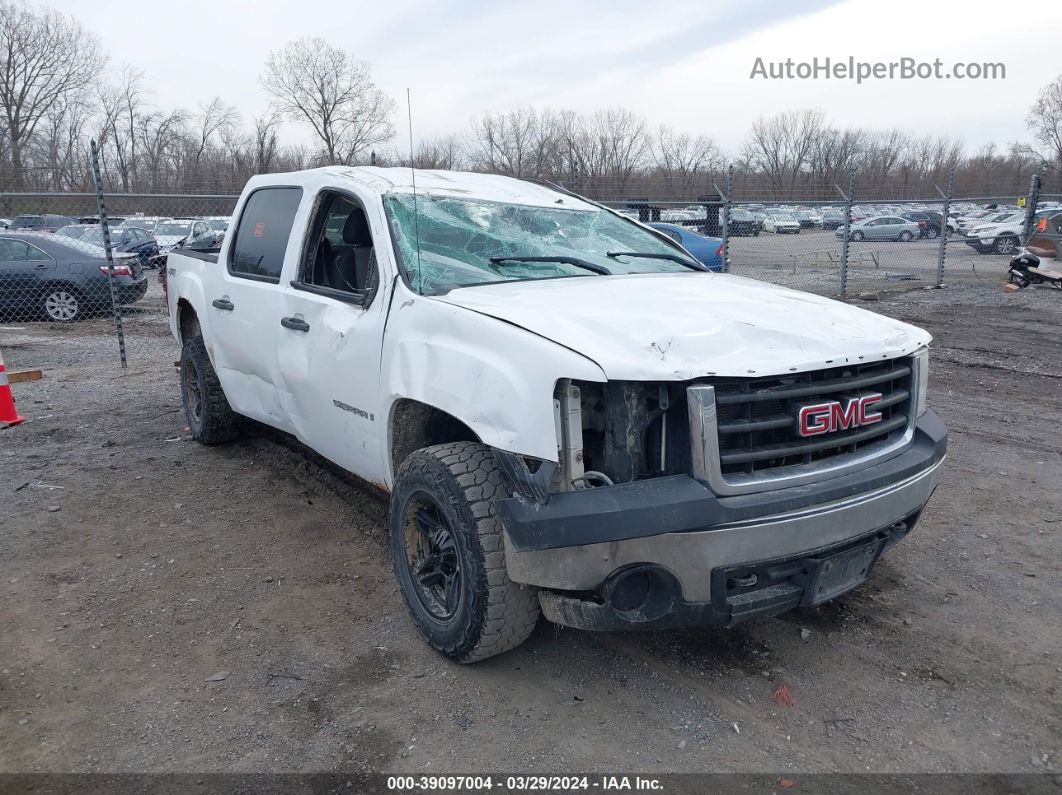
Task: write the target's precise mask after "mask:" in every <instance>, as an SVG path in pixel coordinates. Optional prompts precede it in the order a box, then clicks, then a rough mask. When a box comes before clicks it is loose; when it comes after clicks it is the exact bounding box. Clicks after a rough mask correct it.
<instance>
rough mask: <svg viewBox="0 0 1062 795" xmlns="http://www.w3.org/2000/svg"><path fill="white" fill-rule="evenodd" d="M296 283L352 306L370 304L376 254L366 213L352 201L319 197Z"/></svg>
mask: <svg viewBox="0 0 1062 795" xmlns="http://www.w3.org/2000/svg"><path fill="white" fill-rule="evenodd" d="M298 281H299V283H300V284H302V285H305V286H307V287H315V288H323V289H324V290H327V291H328V292H330V293H331V292H335V293H337V295H336V296H335V297H337V298H341V299H344V300H348V301H350V302H352V303H360V304H363V305H367V304H368V303H369V302H371V301H372V296H373V294H374V292H375V290H376V285H377V284H378V273H377V265H376V254H375V249H374V247H373V240H372V232H371V231H370V230H369V221H368V218H367V217H366V215H365V210H364V209H363V208H362V207H361V205H360V204H358V203H357V202H356V201H355V200H353V199H352V198H350V197H348V196H344V195H341V194H338V193H331V192H325V193H323V194H322V195H321V198H320V200H319V201H318V202H317V210H316V212H315V214H314V217H313V219H312V221H311V225H310V238H309V240H308V242H307V246H306V249H305V254H304V257H303V264H302V268H301V273H300V275H299V279H298ZM339 294H342V295H339Z"/></svg>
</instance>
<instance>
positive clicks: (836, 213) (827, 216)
mask: <svg viewBox="0 0 1062 795" xmlns="http://www.w3.org/2000/svg"><path fill="white" fill-rule="evenodd" d="M841 226H844V210H837V209H833V208H831V209H828V210H823V212H822V228H823V229H837V228H838V227H841Z"/></svg>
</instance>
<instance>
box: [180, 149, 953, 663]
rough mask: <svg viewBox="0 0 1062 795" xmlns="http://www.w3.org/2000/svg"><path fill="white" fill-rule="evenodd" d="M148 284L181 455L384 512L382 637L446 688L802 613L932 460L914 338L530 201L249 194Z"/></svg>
mask: <svg viewBox="0 0 1062 795" xmlns="http://www.w3.org/2000/svg"><path fill="white" fill-rule="evenodd" d="M414 176H415V180H414ZM414 183H415V187H414ZM167 275H168V301H169V309H170V318H171V325H172V331H173V334H174V336H175V337H176V338H177V340H178V341H179V343H180V344H181V346H182V347H183V350H182V353H181V369H180V373H181V377H180V381H181V393H182V397H183V401H184V405H185V409H186V412H187V416H188V423H189V425H190V427H191V429H192V433H193V435H194V436H195V437H196V438H198V439H199V441H201V442H203V443H204V444H216V443H219V442H223V441H227V440H230V439H233V438H234V437H235V436H237V435H238V433H239V431H240V428H241V426H243V425H244V424H245V423H246V422H247V420H248V419H251V420H256V421H258V422H260V423H265V424H267V425H270V426H273V427H274V428H278V429H280V430H282V431H286V432H287V433H289V434H291V435H293V436H294V437H296V438H297V439H298V440H300V441H301V442H303V443H304V444H305V445H307V446H308V447H310V448H312V449H313V450H315V451H317V452H318V453H319V454H321V455H322V456H324V457H325V458H327V459H329V460H331V461H332V462H334V463H335V464H337V465H339V466H340V467H342V468H343V469H345V470H348V471H349V472H351V473H353V474H354V475H356V476H358V477H360V478H362V479H364V480H365V481H368V482H369V483H371V484H373V485H375V486H376V487H378V488H379V489H380V490H382V491H383V492H386V493H389V494H390V519H389V525H390V527H389V529H390V539H391V546H392V551H393V557H394V569H395V575H396V577H397V579H398V583H399V585H400V589H401V592H402V595H403V597H404V599H405V602H406V604H407V606H408V608H409V612H410V614H411V615H412V618H413V621H414V622H415V623H416V625H417V627H418V628H419V630H420V632H421V633H422V634H423V636H424V638H425V639H426V640H427V642H428V643H429V644H431V645H432V646H433V647H435V648H436V649H438V650H440V651H441V652H443V653H444V654H446V655H448V656H449V657H451V658H452V659H454V660H457V661H460V662H471V661H475V660H480V659H483V658H485V657H489V656H491V655H494V654H498V653H500V652H503V651H505V650H507V649H510V648H512V647H514V646H516V645H517V644H519V643H521V642H522V641H523V640H524V639H525V638H526V637H527V636H528V635H529V634H530V632H531V631H532V629H533V627H534V626H535V622H536V621H537V620H538V618H539V615H540V612H541V613H544V614H545V615H546V617H547V618H549V619H550V620H551V621H554V622H557V623H559V624H563V625H567V626H572V627H581V628H585V629H628V628H659V627H667V626H676V625H685V624H722V625H729V624H732V623H735V622H737V621H741V620H744V619H748V618H752V617H755V616H762V615H771V614H774V613H778V612H781V611H784V610H787V609H789V608H793V607H797V606H810V605H817V604H820V603H821V602H823V601H825V600H827V599H831V598H833V597H835V596H837V595H838V594H841V593H844V592H845V591H847V590H849V589H851V588H853V587H855V586H857V585H859V584H860V583H861V582H863V581H864V580H865V579H866V577H867V574H868V572H869V570H870V568H871V567H872V566H873V565H874V564H875V562H876V561H877V560H878V557H879V556H880V555H881V554H882V552H884V551H885V550H886V549H888V548H889V547H890V546H891V545H892V544H894V543H896V542H897V541H898V540H900V539H901V538H902V537H903V536H904V535H906V534H907V533H908V532H910V530H911V529H912V528H913V527H914V524H915V522H916V521H917V519H918V517H919V515H920V513H921V512H922V509H923V508H924V507H925V505H926V502H927V501H928V500H929V497H930V495H931V494H932V492H933V489H934V487H935V485H936V483H937V477H938V473H939V470H940V466H941V463H942V461H943V459H944V455H945V450H946V446H947V433H946V430H945V428H944V426H943V424H942V423H941V421H940V420H939V419H938V418H937V416H936V415H935V414H934V413H933V412H932V411H929V410H928V409H927V407H926V395H927V378H928V358H927V346H928V344H929V341H930V336H929V334H927V333H926V332H924V331H921V330H920V329H917V328H915V327H913V326H909V325H907V324H904V323H901V322H898V321H895V320H891V319H888V318H885V317H881V316H879V315H876V314H873V313H871V312H867V311H865V310H863V309H858V308H855V307H852V306H848V305H846V304H843V303H839V302H836V301H831V300H829V299H826V298H820V297H817V296H814V295H808V294H805V293H800V292H795V291H793V290H788V289H784V288H781V287H776V286H773V285H770V284H765V283H762V282H757V281H752V280H748V279H742V278H738V277H735V276H730V275H726V274H713V273H710V272H707V271H706V270H705V269H704V267H703V266H702V265H700V263H698V262H697V261H696V260H695V259H694V258H693V257H692V256H690V255H689V254H688V253H687V252H686V251H685V250H684V249H682V248H681V247H680V246H679V245H678V244H677V243H675V242H674V241H672V240H671V239H670V238H668V237H667V236H665V235H663V234H660V233H658V232H656V231H655V230H653V229H651V228H649V227H647V226H644V225H642V224H639V223H638V222H637V221H635V220H632V219H630V218H627V217H624V216H622V215H620V214H618V213H616V212H613V211H612V210H609V209H607V208H604V207H602V206H600V205H597V204H595V203H593V202H590V201H588V200H585V199H583V198H580V197H578V196H576V195H574V194H571V193H568V192H566V191H564V190H563V189H560V188H558V187H556V186H549V185H544V184H538V183H531V182H526V181H520V180H516V179H511V178H508V177H501V176H492V175H484V174H466V173H455V172H445V171H416V172H415V173H414V172H411V171H410V170H408V169H384V168H342V167H329V168H323V169H316V170H311V171H303V172H297V173H291V174H271V175H266V176H258V177H255V178H253V179H252V180H251V181H250V182H249V183H248V184H247V187H246V188H245V189H244V191H243V194H242V195H241V197H240V199H239V202H238V203H237V205H236V210H235V214H234V216H233V225H232V226H231V227H230V234H229V235H227V236H226V237H225V239H224V242H223V243H222V245H221V248H220V250H219V251H216V252H200V251H186V250H182V251H175V252H173V253H171V254H170V255H169V261H168V267H167Z"/></svg>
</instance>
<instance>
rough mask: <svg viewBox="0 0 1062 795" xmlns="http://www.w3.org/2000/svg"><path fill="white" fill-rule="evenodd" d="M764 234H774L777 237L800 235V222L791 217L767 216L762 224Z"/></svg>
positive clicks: (780, 215)
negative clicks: (777, 235)
mask: <svg viewBox="0 0 1062 795" xmlns="http://www.w3.org/2000/svg"><path fill="white" fill-rule="evenodd" d="M763 231H764V232H774V233H775V234H779V235H787V234H794V235H799V234H800V222H799V221H798V220H797V219H796V218H795V217H793V216H792V215H787V214H782V213H774V214H772V215H768V216H767V220H766V221H764V222H763Z"/></svg>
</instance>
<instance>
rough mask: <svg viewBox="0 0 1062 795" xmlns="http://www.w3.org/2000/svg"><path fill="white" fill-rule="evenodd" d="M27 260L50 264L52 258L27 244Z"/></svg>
mask: <svg viewBox="0 0 1062 795" xmlns="http://www.w3.org/2000/svg"><path fill="white" fill-rule="evenodd" d="M26 259H27V260H28V261H29V262H48V261H49V260H51V257H50V256H49V255H48V254H45V253H44V252H43V251H41V250H40V249H39V248H37V247H36V246H31V245H29V244H28V243H27V244H26Z"/></svg>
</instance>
